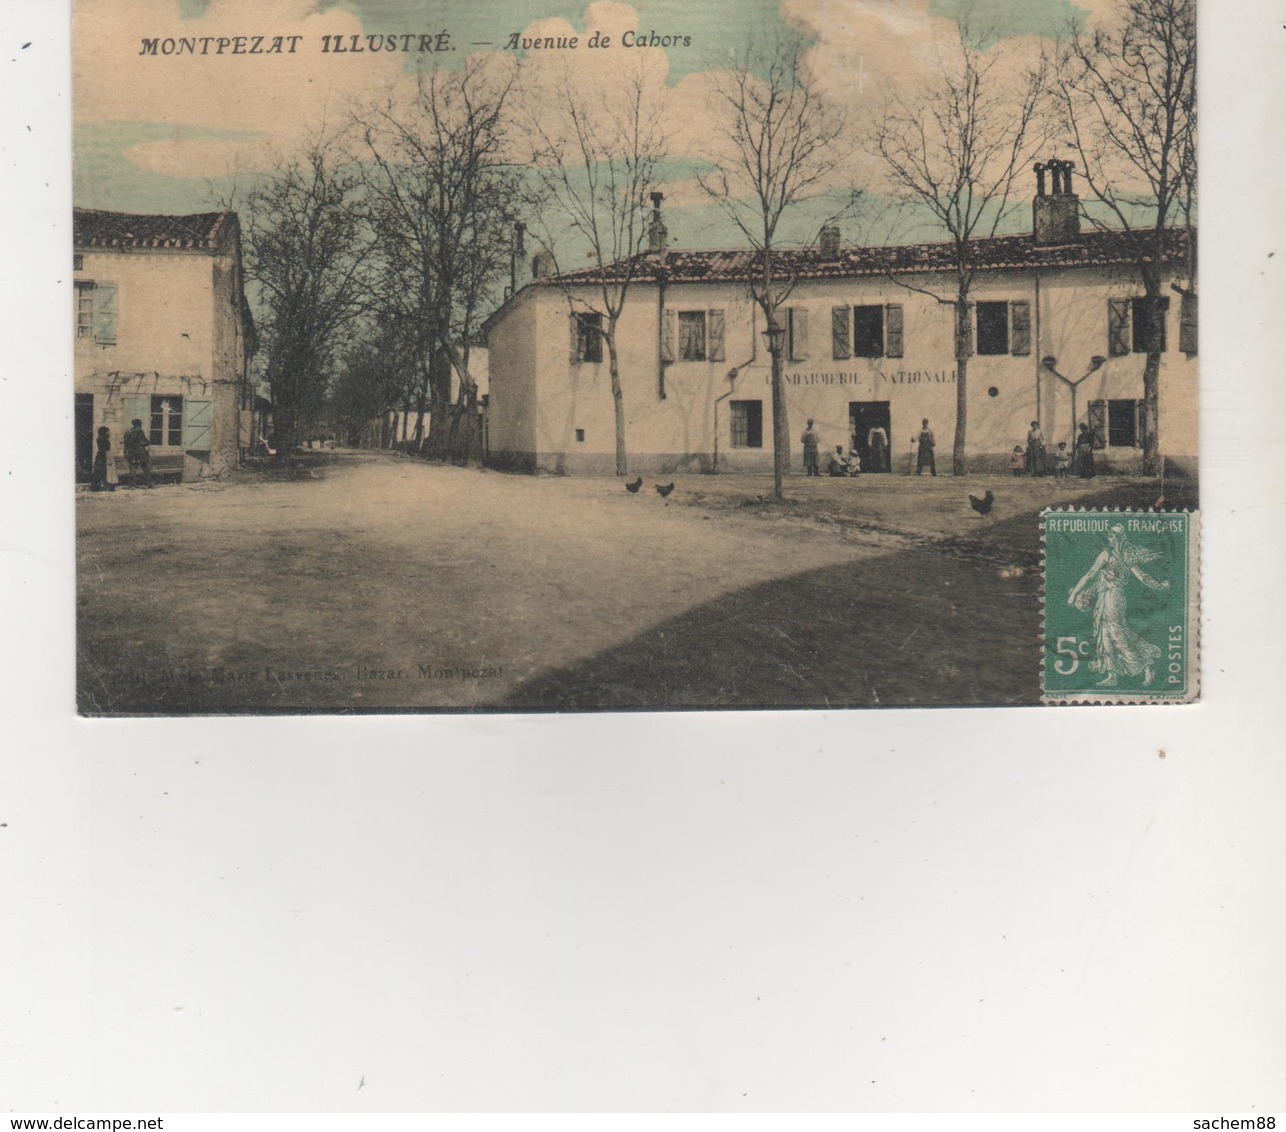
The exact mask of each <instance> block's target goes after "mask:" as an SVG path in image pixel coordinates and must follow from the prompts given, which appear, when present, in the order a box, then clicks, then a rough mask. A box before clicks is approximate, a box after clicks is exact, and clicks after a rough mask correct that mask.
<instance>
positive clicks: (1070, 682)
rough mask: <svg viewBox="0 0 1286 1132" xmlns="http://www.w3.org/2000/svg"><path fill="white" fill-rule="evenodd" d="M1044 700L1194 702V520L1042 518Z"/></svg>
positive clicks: (1173, 515)
mask: <svg viewBox="0 0 1286 1132" xmlns="http://www.w3.org/2000/svg"><path fill="white" fill-rule="evenodd" d="M1042 528H1043V532H1044V577H1045V616H1044V625H1043V633H1042V642H1041V698H1042V700H1043V701H1044V702H1045V703H1166V702H1169V703H1189V702H1191V701H1192V700H1195V699H1196V698H1197V691H1198V681H1199V667H1198V656H1199V642H1198V638H1197V578H1198V573H1197V555H1198V550H1199V543H1198V536H1197V532H1198V516H1197V515H1196V513H1193V512H1145V511H1046V512H1044V514H1043V515H1042Z"/></svg>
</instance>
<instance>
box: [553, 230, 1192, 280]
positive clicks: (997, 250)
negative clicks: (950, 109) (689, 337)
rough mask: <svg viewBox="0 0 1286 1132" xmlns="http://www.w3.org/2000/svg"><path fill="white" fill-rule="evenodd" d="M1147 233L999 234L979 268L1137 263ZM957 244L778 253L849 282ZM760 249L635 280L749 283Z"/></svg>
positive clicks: (1172, 244)
mask: <svg viewBox="0 0 1286 1132" xmlns="http://www.w3.org/2000/svg"><path fill="white" fill-rule="evenodd" d="M1145 235H1146V233H1128V232H1122V231H1089V232H1084V233H1082V234H1081V236H1080V238H1079V239H1078V240H1077V242H1076V243H1074V244H1067V245H1064V246H1060V247H1042V246H1038V245H1037V244H1035V243H1034V242H1033V241H1032V237H1031V236H1030V235H1023V236H997V237H995V238H994V239H990V240H977V241H975V254H976V260H975V263H976V266H977V268H978V269H979V270H982V271H1003V270H1032V269H1046V268H1058V269H1066V268H1073V267H1125V266H1130V265H1132V264H1136V263H1138V255H1139V253H1138V245H1136V243H1135V241H1136V240H1142V238H1143V237H1144V236H1145ZM953 249H954V246H953V245H952V244H949V243H937V244H895V245H891V246H888V247H856V248H841V249H840V253H839V257H838V258H837V259H823V258H822V254H821V252H820V251H819V250H818V249H817V248H789V249H779V250H778V251H777V253H776V254H777V259H778V272H779V274H780V275H782V276H785V277H793V278H796V279H847V278H852V277H854V276H864V275H888V274H894V275H908V274H914V273H919V272H926V273H940V272H949V271H954V270H955V265H954V262H953V260H954V250H953ZM1187 249H1188V235H1187V232H1186V230H1185V229H1182V228H1170V229H1167V230H1166V233H1165V251H1164V259H1165V261H1166V262H1167V263H1174V262H1179V261H1181V260H1183V259H1184V257H1185V256H1186V255H1187ZM755 259H756V256H755V253H754V252H752V251H750V250H736V251H705V252H698V251H671V252H669V253H667V254H666V257H665V263H664V265H662V264H661V262H660V260H659V258H658V257H657V256H654V255H642V256H637V257H636V258H635V264H636V270H635V274H634V278H635V279H636V280H638V281H640V282H654V281H656V280H658V279H661V278H664V279H665V280H666V282H668V283H724V282H729V283H730V282H745V281H746V280H747V279H748V278H749V276H750V273H751V270H752V268H753V266H754V263H755ZM628 262H629V261H620V262H618V263H616V264H612V265H609V267H608V269H607V271H608V278H609V279H616V278H621V277H622V276H623V275H624V273H625V265H626V263H628ZM601 278H602V275H601V274H600V273H599V271H598V269H597V268H584V269H582V270H580V271H571V272H567V273H566V274H564V275H561V276H558V277H555V278H547V279H539V280H536V281H535V282H537V283H541V284H545V285H549V284H556V285H562V284H568V283H595V282H598V281H599V280H600V279H601Z"/></svg>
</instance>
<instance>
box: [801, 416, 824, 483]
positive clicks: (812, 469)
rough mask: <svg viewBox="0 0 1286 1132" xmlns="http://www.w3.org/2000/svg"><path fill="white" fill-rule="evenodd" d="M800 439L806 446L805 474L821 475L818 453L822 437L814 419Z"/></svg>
mask: <svg viewBox="0 0 1286 1132" xmlns="http://www.w3.org/2000/svg"><path fill="white" fill-rule="evenodd" d="M799 440H800V443H802V444H803V446H804V475H806V476H820V475H821V474H822V473H821V468H820V466H819V463H818V454H819V451H820V446H821V442H822V438H821V437H820V436H819V435H818V434H817V430H816V429H815V428H814V427H813V422H812V421H809V422H808V427H807V428H806V429H805V430H804V435H803V436H801V437H800V438H799Z"/></svg>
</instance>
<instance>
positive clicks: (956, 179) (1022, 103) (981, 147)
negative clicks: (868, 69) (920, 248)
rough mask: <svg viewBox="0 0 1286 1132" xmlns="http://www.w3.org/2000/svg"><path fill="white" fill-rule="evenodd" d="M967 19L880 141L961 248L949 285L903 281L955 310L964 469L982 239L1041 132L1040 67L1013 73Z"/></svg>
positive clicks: (918, 199)
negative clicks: (1009, 75)
mask: <svg viewBox="0 0 1286 1132" xmlns="http://www.w3.org/2000/svg"><path fill="white" fill-rule="evenodd" d="M983 42H985V40H984V38H983V37H982V36H979V35H977V34H975V33H974V32H973V31H972V30H971V28H970V26H969V23H968V20H967V19H965V18H963V17H962V18H961V19H960V20H959V21H958V22H957V36H956V40H955V43H954V44H953V45H952V49H951V52H950V54H949V55H948V54H944V55H942V56H941V57H940V60H939V63H940V66H939V69H938V73H937V75H936V76H935V77H934V78H933V80H931V81H930V82H929V84H928V85H927V86H926V87H924V88H922V89H921V91H920V93H919V95H918V96H917V97H915V98H914V99H907V98H904V97H903V96H901V95H893V96H891V97H890V98H889V100H888V103H887V104H886V106H885V110H884V115H883V118H882V120H881V122H880V123H879V125H878V127H877V128H876V131H875V134H874V137H873V139H872V145H871V149H872V151H873V153H874V154H875V155H876V156H877V157H878V158H879V159H880V160H881V161H882V162H883V164H884V167H885V170H886V172H887V174H888V178H889V180H890V181H891V183H892V190H893V194H894V196H895V197H896V198H897V199H898V200H900V201H902V202H904V203H906V204H909V205H913V206H918V207H919V208H921V209H924V210H927V212H928V213H929V214H930V215H931V216H932V217H933V219H934V221H935V222H936V224H937V225H938V226H939V227H940V228H942V229H943V230H945V232H946V234H947V238H948V242H949V243H950V244H951V247H952V269H953V270H952V284H953V285H952V287H951V292H950V294H947V295H942V294H939V293H938V292H937V291H935V290H933V289H931V288H928V287H921V286H918V285H915V284H912V283H909V282H908V281H907V280H906V279H905V278H903V277H900V276H891V278H893V279H894V281H895V282H897V283H898V284H900V285H901V286H903V287H906V288H908V289H910V290H914V291H919V292H920V293H922V294H926V295H929V296H930V297H932V298H934V299H936V300H937V301H938V302H939V303H941V304H943V305H944V306H949V307H950V308H951V310H952V317H953V326H954V334H953V340H954V346H955V363H956V426H955V436H954V439H953V442H952V447H951V468H952V472H953V474H955V475H963V474H964V472H965V444H966V438H967V436H968V423H969V422H968V406H969V400H968V388H969V387H968V377H969V358H970V356H971V355H972V353H973V333H972V324H971V319H970V299H969V297H970V294H971V293H972V290H973V283H974V276H975V275H976V273H977V270H978V266H979V256H978V251H979V248H978V242H979V241H980V240H983V239H989V238H991V237H994V236H995V235H996V234H997V233H998V232H999V231H1001V230H1002V228H1003V226H1004V225H1005V223H1006V222H1007V220H1008V219H1009V217H1010V216H1011V215H1012V213H1013V211H1014V209H1015V208H1016V207H1018V204H1019V202H1018V201H1016V200H1015V199H1014V189H1015V186H1016V184H1017V181H1018V178H1019V176H1020V174H1022V173H1023V171H1024V170H1025V168H1026V165H1027V162H1028V159H1029V156H1030V154H1031V152H1032V151H1033V149H1034V146H1035V144H1036V143H1037V142H1038V139H1035V138H1034V137H1033V135H1034V133H1035V129H1034V125H1035V122H1036V116H1037V108H1038V104H1039V99H1040V94H1041V91H1042V89H1043V85H1044V79H1043V77H1042V74H1041V73H1040V68H1039V67H1036V68H1034V69H1033V70H1032V71H1031V72H1029V73H1027V74H1025V75H1022V76H1020V77H1017V78H1013V79H1011V80H1009V81H1007V80H1006V77H1005V76H1004V75H1003V74H1002V71H1001V69H1002V68H1003V66H1004V65H1005V64H1006V63H1007V60H1005V59H1004V57H1003V55H1002V54H1001V52H1002V50H1003V49H1002V48H1000V47H992V48H991V50H990V51H985V52H984V51H983V50H982V47H981V44H982V43H983Z"/></svg>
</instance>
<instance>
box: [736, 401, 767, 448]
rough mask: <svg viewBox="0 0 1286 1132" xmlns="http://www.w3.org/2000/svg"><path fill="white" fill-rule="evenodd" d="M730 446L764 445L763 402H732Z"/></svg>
mask: <svg viewBox="0 0 1286 1132" xmlns="http://www.w3.org/2000/svg"><path fill="white" fill-rule="evenodd" d="M732 446H733V447H734V448H762V447H763V446H764V403H763V402H762V401H733V402H732Z"/></svg>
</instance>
